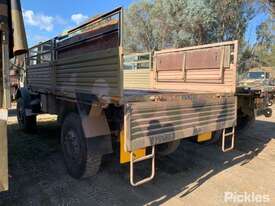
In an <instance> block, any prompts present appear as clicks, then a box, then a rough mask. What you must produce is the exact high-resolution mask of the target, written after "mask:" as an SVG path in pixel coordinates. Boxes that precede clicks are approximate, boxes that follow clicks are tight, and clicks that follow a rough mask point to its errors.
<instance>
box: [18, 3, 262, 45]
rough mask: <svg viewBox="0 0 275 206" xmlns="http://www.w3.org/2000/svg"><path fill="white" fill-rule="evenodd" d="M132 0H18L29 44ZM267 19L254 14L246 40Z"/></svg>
mask: <svg viewBox="0 0 275 206" xmlns="http://www.w3.org/2000/svg"><path fill="white" fill-rule="evenodd" d="M134 1H135V0H108V1H106V0H105V1H103V0H21V3H22V8H23V14H24V19H25V26H26V31H27V35H28V43H29V46H32V45H34V44H36V43H38V42H40V41H45V40H47V39H50V38H52V37H54V36H56V35H58V34H60V33H62V32H63V31H64V30H66V29H68V28H72V27H74V26H75V25H77V24H79V23H80V22H83V21H85V20H86V19H87V18H88V17H91V16H95V15H97V14H100V13H104V12H107V11H110V10H112V9H114V8H116V7H118V6H124V7H128V6H129V5H130V4H131V3H133V2H134ZM266 18H267V16H266V15H264V14H259V15H257V16H256V17H255V18H254V19H253V20H252V21H251V22H250V23H249V26H248V29H247V32H246V39H247V40H248V41H249V42H250V43H254V42H255V40H256V35H255V33H256V27H257V26H258V25H259V24H260V23H261V22H262V21H264V20H265V19H266Z"/></svg>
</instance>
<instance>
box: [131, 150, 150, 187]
mask: <svg viewBox="0 0 275 206" xmlns="http://www.w3.org/2000/svg"><path fill="white" fill-rule="evenodd" d="M149 159H151V160H152V162H151V175H150V176H149V177H146V178H144V179H142V180H140V181H138V182H135V180H134V179H135V178H134V177H135V173H134V164H135V163H138V162H141V161H145V160H149ZM154 177H155V146H152V149H151V154H149V155H146V156H144V157H141V158H138V159H136V158H135V154H134V152H130V182H131V185H132V186H134V187H136V186H139V185H142V184H144V183H146V182H149V181H151V180H152V179H153V178H154Z"/></svg>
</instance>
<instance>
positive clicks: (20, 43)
mask: <svg viewBox="0 0 275 206" xmlns="http://www.w3.org/2000/svg"><path fill="white" fill-rule="evenodd" d="M0 1H1V0H0ZM10 2H11V3H10V10H11V20H12V29H13V54H14V56H17V55H20V54H23V53H26V52H27V50H28V45H27V38H26V32H25V27H24V21H23V15H22V9H21V3H20V0H10Z"/></svg>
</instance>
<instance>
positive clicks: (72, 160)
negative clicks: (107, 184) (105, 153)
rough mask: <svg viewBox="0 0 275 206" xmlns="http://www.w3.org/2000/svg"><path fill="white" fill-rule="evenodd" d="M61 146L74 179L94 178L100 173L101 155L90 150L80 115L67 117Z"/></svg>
mask: <svg viewBox="0 0 275 206" xmlns="http://www.w3.org/2000/svg"><path fill="white" fill-rule="evenodd" d="M61 146H62V150H63V155H64V161H65V165H66V168H67V170H68V173H69V174H70V175H71V176H72V177H73V178H76V179H80V178H84V177H89V176H94V175H95V174H96V173H97V172H98V170H99V168H100V164H101V155H99V154H95V153H94V152H93V151H89V150H88V148H87V139H86V138H85V136H84V133H83V130H82V124H81V118H80V117H79V115H77V114H75V113H70V114H68V115H67V116H66V117H65V120H64V122H63V125H62V130H61Z"/></svg>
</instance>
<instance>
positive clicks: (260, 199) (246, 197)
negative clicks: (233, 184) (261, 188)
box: [224, 192, 270, 204]
mask: <svg viewBox="0 0 275 206" xmlns="http://www.w3.org/2000/svg"><path fill="white" fill-rule="evenodd" d="M224 202H225V203H243V204H249V203H257V204H265V203H269V202H270V196H269V195H267V194H257V193H254V192H225V193H224Z"/></svg>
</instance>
